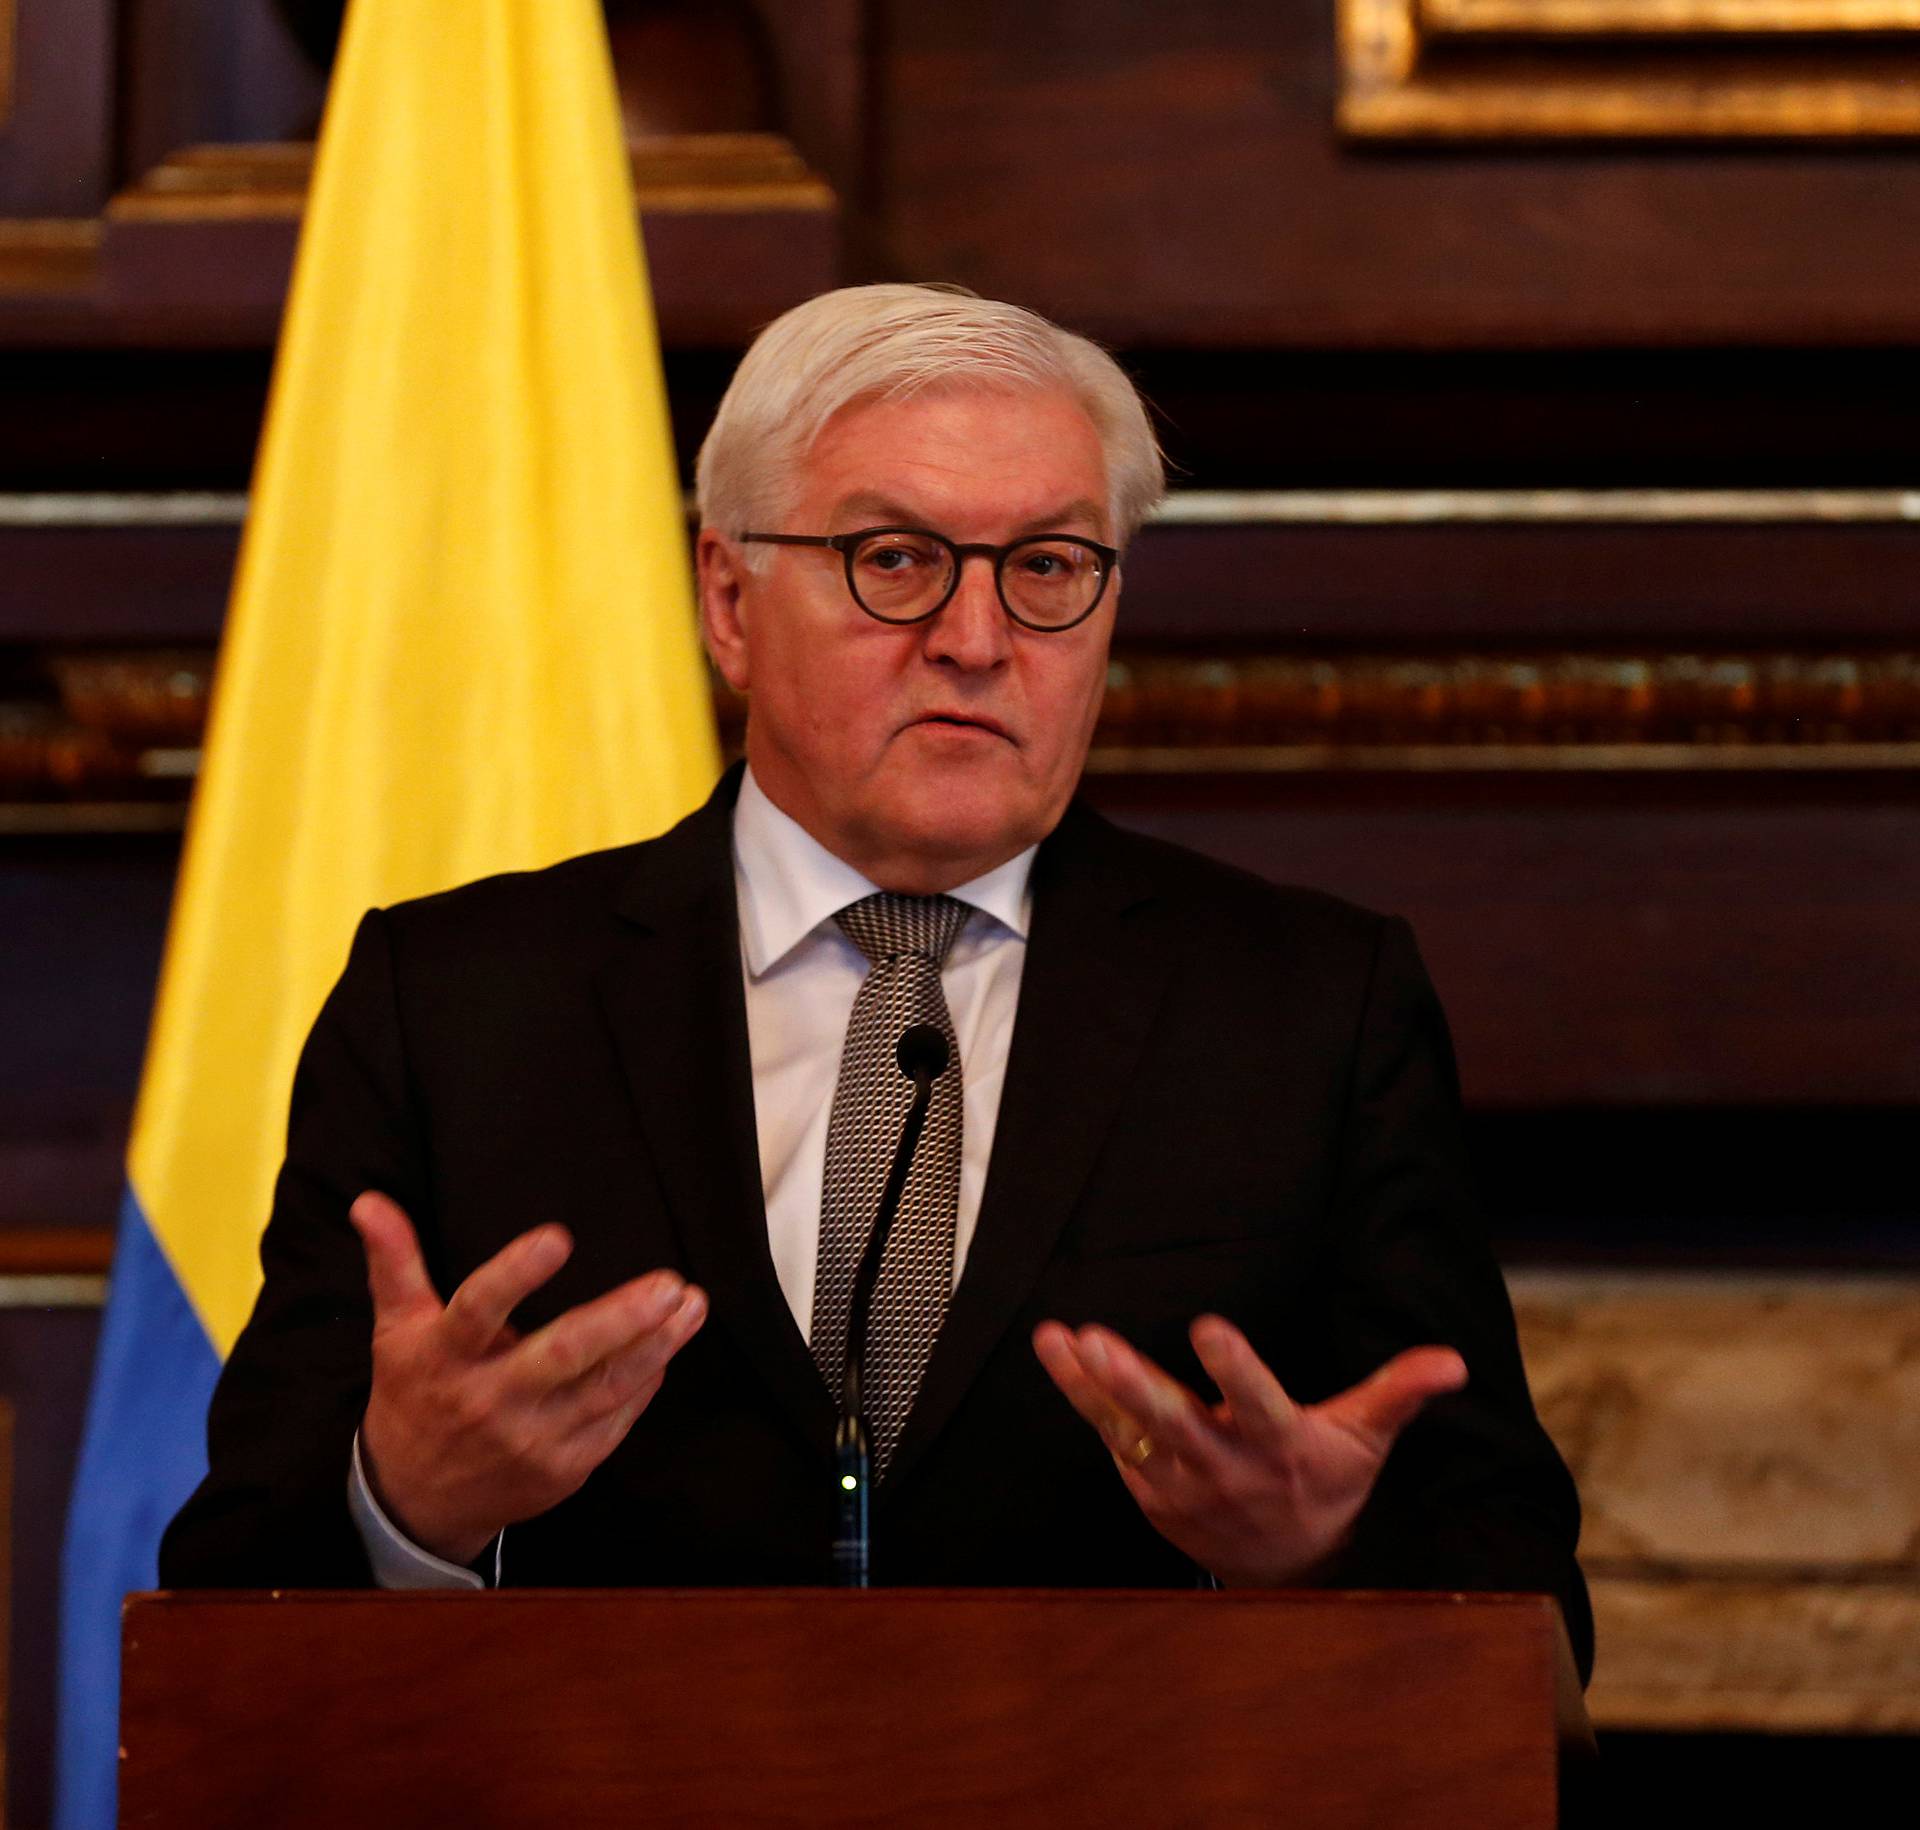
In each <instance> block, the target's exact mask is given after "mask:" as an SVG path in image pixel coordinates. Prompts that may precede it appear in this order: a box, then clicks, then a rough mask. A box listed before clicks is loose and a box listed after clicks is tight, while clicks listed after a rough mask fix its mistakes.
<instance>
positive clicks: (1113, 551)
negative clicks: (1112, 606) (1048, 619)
mask: <svg viewBox="0 0 1920 1830" xmlns="http://www.w3.org/2000/svg"><path fill="white" fill-rule="evenodd" d="M876 534H912V535H913V536H915V538H917V539H920V540H932V541H937V542H938V543H939V544H940V545H941V546H943V547H945V548H946V549H947V551H948V552H949V553H951V554H952V555H953V577H952V579H951V580H950V581H949V582H948V584H947V588H946V590H945V591H944V592H943V593H942V594H941V598H940V601H939V602H938V603H937V604H934V605H933V606H931V607H930V608H929V609H926V610H922V611H921V612H920V614H919V615H918V616H882V615H881V614H880V612H879V611H878V610H875V609H872V608H871V607H870V606H869V605H868V604H867V602H866V600H865V599H864V598H862V597H861V595H860V587H859V586H858V585H856V584H855V583H854V582H853V556H854V553H855V552H856V551H857V550H858V549H859V547H860V545H861V543H862V542H863V541H867V540H871V539H873V537H874V536H875V535H876ZM739 538H740V539H741V540H742V541H752V542H755V543H756V544H758V545H761V546H824V547H831V548H832V549H833V550H834V551H835V552H836V553H838V554H839V555H840V562H841V565H842V567H843V569H844V570H845V572H846V575H847V595H848V596H849V597H850V598H852V599H853V601H854V603H855V605H856V606H857V607H858V609H859V610H860V612H861V614H862V615H863V616H870V617H872V618H873V620H874V621H875V622H876V623H886V624H888V625H889V626H891V627H892V628H895V629H908V628H911V627H912V626H913V625H914V624H915V623H924V622H927V621H928V620H929V619H931V618H933V617H936V616H938V615H939V614H940V612H941V611H942V610H944V609H945V608H946V607H947V606H948V605H949V604H950V603H952V602H953V594H954V593H955V592H956V591H958V590H959V589H960V568H961V567H962V566H963V565H964V564H965V563H966V562H967V561H968V560H969V559H976V558H977V559H991V560H992V561H993V588H994V591H995V593H996V595H997V596H998V597H999V599H1000V608H1001V609H1002V610H1004V611H1005V612H1006V613H1007V615H1008V616H1010V617H1011V618H1012V619H1013V620H1014V621H1015V622H1016V623H1018V624H1019V625H1020V627H1021V628H1022V629H1031V630H1032V631H1033V632H1034V634H1035V635H1064V634H1065V633H1066V632H1067V631H1068V630H1069V629H1078V628H1079V627H1080V625H1081V624H1082V623H1084V622H1085V621H1086V620H1087V618H1088V617H1090V616H1091V615H1092V614H1093V613H1094V612H1095V611H1096V610H1098V609H1099V608H1100V602H1101V600H1102V599H1103V598H1104V597H1105V596H1106V594H1107V582H1108V580H1109V579H1111V578H1112V577H1113V574H1114V572H1115V571H1116V570H1117V569H1118V567H1119V564H1120V549H1119V548H1118V547H1111V546H1103V545H1102V544H1101V543H1100V542H1099V541H1098V540H1089V539H1088V538H1087V537H1086V535H1085V534H1022V535H1021V536H1020V538H1019V539H1018V540H1009V541H1008V542H1007V543H1006V545H1005V546H989V545H988V544H987V543H986V542H985V541H980V540H969V541H959V540H949V539H948V538H947V537H946V535H945V534H936V533H935V532H934V531H933V529H932V528H930V527H894V526H887V527H861V528H855V529H854V531H853V532H852V533H850V534H742V535H740V536H739ZM1050 540H1053V541H1068V542H1071V544H1073V545H1074V546H1083V547H1085V548H1086V549H1087V551H1088V552H1090V553H1092V554H1093V555H1094V556H1095V557H1096V558H1097V559H1098V560H1099V561H1100V587H1099V589H1098V590H1096V591H1095V592H1094V594H1093V600H1092V602H1091V603H1089V604H1088V605H1087V607H1086V608H1085V609H1084V610H1082V611H1081V612H1080V614H1079V615H1078V616H1076V617H1075V618H1074V619H1073V621H1072V622H1070V623H1035V622H1030V621H1029V620H1028V619H1027V618H1026V617H1024V616H1022V615H1021V614H1020V612H1019V611H1018V610H1016V609H1015V608H1014V607H1013V605H1012V604H1011V603H1010V602H1009V601H1008V599H1007V586H1006V579H1005V571H1004V569H1005V566H1006V563H1007V559H1008V557H1009V556H1010V555H1011V554H1013V553H1017V552H1018V551H1019V550H1020V549H1021V548H1022V547H1024V546H1044V545H1045V544H1046V543H1047V542H1048V541H1050Z"/></svg>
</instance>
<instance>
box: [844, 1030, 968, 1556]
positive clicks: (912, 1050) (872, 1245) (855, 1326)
mask: <svg viewBox="0 0 1920 1830" xmlns="http://www.w3.org/2000/svg"><path fill="white" fill-rule="evenodd" d="M949 1054H950V1051H949V1050H948V1047H947V1039H946V1037H945V1036H944V1035H942V1034H941V1032H940V1031H939V1030H937V1029H935V1028H934V1026H933V1025H932V1024H931V1023H916V1024H914V1025H913V1027H912V1028H911V1029H908V1030H905V1031H903V1032H902V1034H901V1037H900V1040H899V1042H898V1043H897V1044H896V1045H895V1047H894V1051H893V1058H894V1060H895V1061H896V1062H897V1063H898V1064H899V1068H900V1072H901V1073H902V1074H904V1075H905V1076H906V1077H907V1079H909V1080H911V1081H912V1082H913V1101H912V1103H911V1104H910V1105H909V1106H908V1107H907V1116H906V1119H905V1120H904V1122H903V1123H902V1124H901V1126H900V1141H899V1142H898V1143H897V1144H896V1145H895V1146H894V1150H893V1162H892V1165H891V1166H890V1167H889V1168H888V1170H887V1179H886V1183H885V1185H884V1186H883V1187H882V1188H881V1190H880V1205H879V1208H878V1209H877V1210H876V1211H875V1213H874V1216H873V1230H872V1231H871V1232H870V1233H869V1234H868V1235H867V1249H866V1250H865V1251H864V1252H862V1253H861V1254H860V1263H859V1265H858V1266H857V1267H856V1268H855V1270H854V1274H853V1298H852V1301H851V1302H850V1303H849V1304H848V1307H847V1360H846V1366H845V1369H844V1371H843V1372H842V1375H841V1382H840V1425H839V1428H838V1429H837V1430H836V1431H835V1432H834V1438H833V1460H834V1474H835V1476H836V1479H837V1482H838V1487H839V1494H838V1500H839V1517H838V1522H837V1525H836V1528H835V1531H834V1535H833V1572H834V1579H835V1581H836V1582H838V1584H839V1585H840V1587H842V1588H850V1589H863V1588H865V1587H866V1586H867V1565H868V1550H869V1547H870V1539H869V1535H868V1533H869V1517H868V1505H867V1496H868V1488H869V1486H870V1485H871V1481H870V1478H869V1472H868V1454H867V1425H866V1417H865V1413H864V1409H863V1403H862V1391H861V1381H862V1378H863V1376H864V1374H865V1371H866V1358H867V1313H868V1311H869V1310H870V1309H871V1308H872V1307H873V1286H874V1285H875V1283H877V1282H878V1281H879V1277H880V1260H881V1257H882V1256H883V1254H884V1253H885V1252H886V1249H887V1235H888V1234H889V1233H891V1232H892V1231H893V1222H894V1217H895V1216H896V1215H897V1214H898V1213H899V1211H900V1197H901V1195H902V1194H904V1193H905V1192H906V1186H907V1175H908V1173H909V1171H911V1169H912V1168H913V1153H914V1151H915V1149H917V1148H918V1146H919V1143H920V1133H921V1132H922V1131H923V1130H924V1129H925V1128H926V1123H927V1107H928V1106H929V1105H931V1104H932V1103H933V1083H934V1082H935V1081H936V1080H938V1079H939V1078H940V1076H941V1075H942V1074H944V1073H945V1072H946V1071H947V1061H948V1059H949Z"/></svg>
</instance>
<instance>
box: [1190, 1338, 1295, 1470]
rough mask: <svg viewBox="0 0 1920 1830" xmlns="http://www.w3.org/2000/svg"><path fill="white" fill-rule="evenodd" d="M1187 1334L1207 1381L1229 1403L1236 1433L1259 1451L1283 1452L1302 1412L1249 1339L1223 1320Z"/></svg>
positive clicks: (1228, 1406)
mask: <svg viewBox="0 0 1920 1830" xmlns="http://www.w3.org/2000/svg"><path fill="white" fill-rule="evenodd" d="M1188 1333H1189V1335H1190V1336H1191V1338H1192V1341H1193V1351H1194V1352H1195V1353H1196V1354H1198V1355H1199V1356H1200V1364H1201V1365H1202V1366H1204V1367H1205V1368H1206V1369H1207V1377H1208V1378H1210V1379H1211V1380H1212V1381H1213V1382H1214V1384H1215V1385H1217V1386H1219V1388H1220V1395H1221V1397H1223V1398H1224V1399H1226V1401H1227V1409H1228V1412H1229V1413H1230V1414H1231V1416H1232V1419H1233V1428H1234V1430H1235V1431H1236V1432H1238V1434H1239V1435H1241V1436H1242V1437H1244V1438H1245V1439H1246V1440H1247V1441H1248V1442H1249V1443H1251V1444H1252V1445H1253V1446H1255V1447H1256V1448H1261V1449H1276V1448H1280V1447H1282V1446H1283V1445H1284V1444H1285V1443H1286V1442H1287V1441H1288V1439H1289V1438H1290V1437H1291V1436H1292V1434H1293V1432H1294V1431H1295V1430H1296V1429H1297V1428H1298V1419H1299V1414H1300V1413H1299V1407H1298V1406H1297V1405H1296V1404H1295V1403H1294V1402H1293V1400H1292V1399H1291V1398H1289V1397H1288V1396H1287V1391H1286V1387H1285V1386H1283V1385H1282V1384H1281V1383H1280V1381H1279V1380H1278V1379H1276V1378H1275V1377H1274V1376H1273V1374H1272V1372H1271V1371H1269V1370H1268V1367H1267V1363H1266V1362H1265V1361H1264V1360H1262V1359H1261V1358H1260V1356H1259V1355H1258V1354H1257V1353H1255V1352H1254V1351H1253V1348H1252V1345H1251V1344H1250V1343H1249V1342H1248V1340H1247V1337H1246V1336H1245V1335H1244V1334H1242V1333H1241V1332H1240V1330H1239V1329H1238V1328H1236V1327H1235V1326H1234V1325H1233V1324H1232V1323H1231V1322H1230V1321H1228V1320H1227V1319H1226V1317H1224V1316H1220V1315H1203V1316H1201V1317H1200V1319H1199V1320H1198V1321H1196V1322H1195V1323H1194V1324H1193V1326H1192V1328H1191V1329H1189V1330H1188Z"/></svg>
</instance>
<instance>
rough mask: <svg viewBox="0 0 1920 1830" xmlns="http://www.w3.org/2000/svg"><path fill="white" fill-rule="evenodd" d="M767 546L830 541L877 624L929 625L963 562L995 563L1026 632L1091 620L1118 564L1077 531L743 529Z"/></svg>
mask: <svg viewBox="0 0 1920 1830" xmlns="http://www.w3.org/2000/svg"><path fill="white" fill-rule="evenodd" d="M740 538H741V539H742V540H748V541H758V542H760V543H761V544H763V545H767V546H824V547H831V548H832V549H833V550H834V551H835V552H836V553H838V554H839V555H840V558H841V562H842V564H843V565H844V566H845V567H846V573H847V590H848V591H849V593H851V595H852V597H853V601H854V602H855V603H856V604H858V605H859V606H860V608H861V609H862V610H864V611H865V612H866V613H867V614H868V615H869V616H870V617H872V618H873V619H874V620H875V621H876V622H881V623H923V622H925V621H926V620H927V618H928V617H930V616H934V615H937V614H938V613H939V612H940V611H941V610H943V609H945V608H946V606H947V603H948V600H949V599H950V598H951V597H952V596H953V594H954V592H955V591H957V590H958V589H959V588H960V566H961V563H962V561H964V560H967V559H973V558H980V559H990V560H991V561H992V562H993V582H994V587H995V588H996V589H997V590H998V591H999V593H1000V602H1001V605H1002V606H1003V607H1004V609H1005V610H1006V613H1007V614H1008V615H1009V616H1010V617H1012V618H1013V620H1014V621H1015V622H1016V623H1018V624H1020V626H1021V627H1022V628H1023V629H1037V630H1039V631H1041V632H1042V633H1044V634H1048V635H1051V634H1056V633H1058V632H1059V631H1060V630H1062V629H1071V628H1072V627H1073V626H1074V624H1076V623H1083V622H1085V621H1086V620H1087V618H1088V617H1090V616H1091V615H1092V614H1093V613H1094V611H1095V609H1096V608H1098V606H1099V603H1100V600H1101V598H1102V597H1104V596H1105V595H1106V590H1107V580H1108V579H1109V578H1111V577H1112V576H1113V573H1114V569H1115V568H1116V567H1117V566H1118V565H1119V563H1120V555H1119V553H1118V551H1117V550H1116V549H1115V548H1113V547H1110V546H1102V545H1101V544H1100V543H1099V541H1097V540H1083V539H1082V538H1081V537H1080V536H1079V535H1078V534H1028V535H1025V536H1024V537H1023V538H1021V539H1019V540H1009V541H1008V542H1007V544H1006V545H1005V546H987V545H984V544H982V543H981V542H978V541H972V542H961V541H957V540H949V539H948V538H947V537H946V535H945V534H935V533H932V532H930V531H929V530H928V529H926V528H924V527H863V528H861V529H859V530H858V531H857V532H855V533H851V534H742V535H741V536H740Z"/></svg>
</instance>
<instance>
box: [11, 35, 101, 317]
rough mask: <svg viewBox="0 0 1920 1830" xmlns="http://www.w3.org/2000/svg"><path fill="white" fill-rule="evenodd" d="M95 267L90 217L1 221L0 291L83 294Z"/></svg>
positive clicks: (96, 242) (96, 247)
mask: <svg viewBox="0 0 1920 1830" xmlns="http://www.w3.org/2000/svg"><path fill="white" fill-rule="evenodd" d="M5 4H6V0H0V7H4V6H5ZM99 264H100V225H99V223H97V222H95V221H93V220H91V219H90V218H82V219H79V220H68V219H66V218H62V217H43V218H15V219H13V220H10V221H8V220H0V293H15V294H47V295H53V296H58V295H60V294H66V293H84V292H86V291H87V289H88V288H89V287H90V286H92V285H93V283H94V279H95V276H96V274H97V272H98V269H99Z"/></svg>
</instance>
